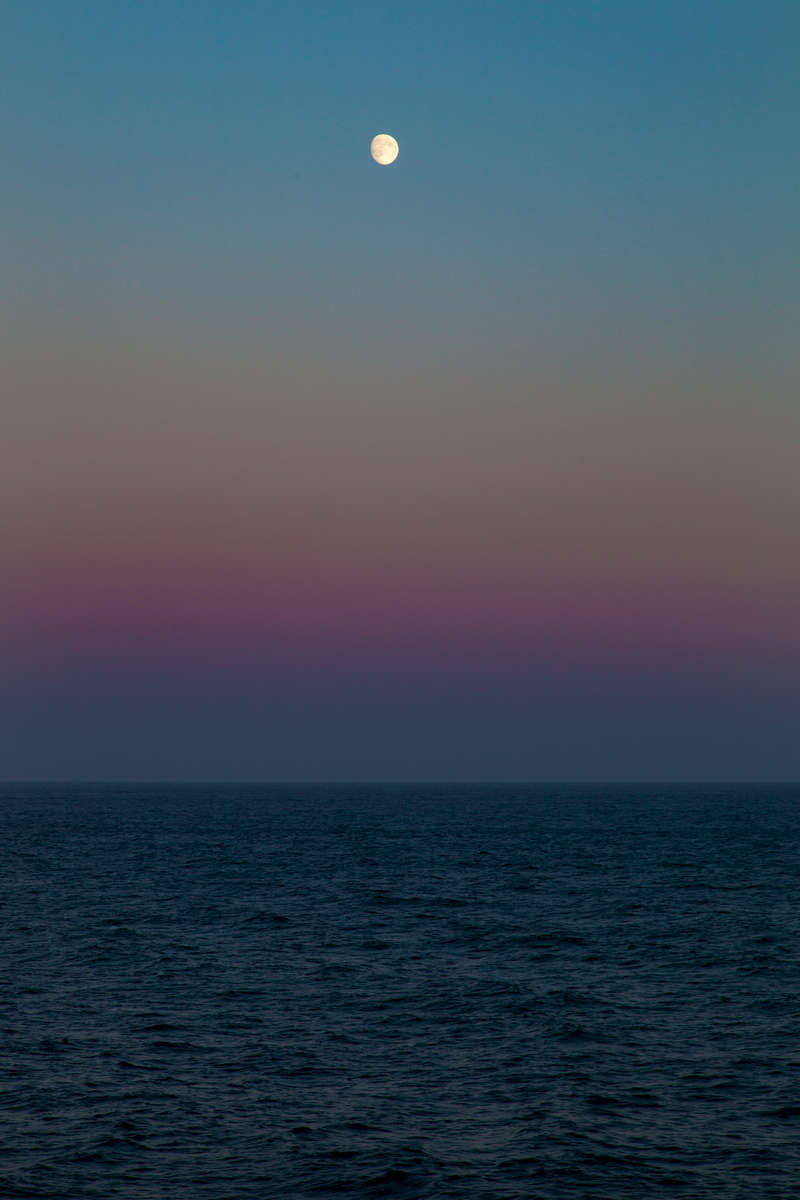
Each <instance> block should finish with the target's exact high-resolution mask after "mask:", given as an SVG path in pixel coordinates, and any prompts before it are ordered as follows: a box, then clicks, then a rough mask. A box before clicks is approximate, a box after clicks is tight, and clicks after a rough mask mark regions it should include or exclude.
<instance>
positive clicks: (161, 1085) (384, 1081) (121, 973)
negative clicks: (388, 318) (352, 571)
mask: <svg viewBox="0 0 800 1200" xmlns="http://www.w3.org/2000/svg"><path fill="white" fill-rule="evenodd" d="M799 802H800V789H798V788H794V789H792V788H788V787H787V788H779V787H742V788H722V787H718V788H715V787H704V788H701V789H699V788H688V787H682V788H663V787H660V788H656V787H638V788H610V787H607V786H599V787H580V788H563V787H562V788H554V787H550V788H547V787H521V786H518V787H509V786H503V787H499V786H498V787H455V786H453V787H435V786H418V787H413V786H402V787H401V786H393V787H366V786H359V787H344V786H337V787H322V786H320V787H290V786H286V787H275V786H269V787H256V786H252V787H250V786H248V787H211V786H209V787H174V786H160V787H159V786H153V787H125V788H122V787H117V786H115V787H100V786H92V787H58V786H37V787H13V786H5V787H4V788H2V789H0V856H1V858H0V861H1V863H2V888H1V896H2V909H1V910H0V914H1V915H2V921H3V927H2V943H1V944H0V954H1V958H0V1031H1V1032H2V1037H1V1038H0V1196H2V1197H4V1198H5V1197H9V1198H10V1197H16V1196H36V1197H52V1198H57V1200H72V1198H75V1200H77V1198H83V1197H102V1198H103V1200H111V1198H112V1197H125V1198H131V1200H133V1198H136V1200H203V1198H206V1197H208V1198H213V1200H240V1198H242V1200H243V1198H245V1197H259V1198H264V1197H281V1198H286V1197H288V1198H293V1197H297V1198H302V1197H319V1196H348V1195H351V1196H355V1197H381V1196H388V1197H408V1198H414V1200H423V1198H427V1197H431V1198H436V1200H443V1198H445V1197H454V1198H457V1200H471V1198H477V1197H482V1198H487V1200H501V1198H504V1197H514V1198H526V1200H527V1198H529V1197H530V1198H536V1197H542V1198H553V1200H555V1198H558V1200H567V1198H571V1197H604V1198H609V1200H617V1198H620V1200H622V1198H626V1197H631V1198H632V1197H636V1198H637V1200H640V1198H641V1197H646V1196H655V1195H658V1196H664V1195H679V1196H686V1197H687V1198H691V1200H699V1198H701V1197H709V1198H711V1197H713V1198H714V1200H725V1198H727V1197H742V1198H744V1197H747V1198H748V1200H752V1198H753V1197H762V1196H763V1197H770V1198H771V1200H776V1198H782V1197H785V1198H786V1200H789V1198H791V1200H795V1198H796V1196H797V1195H798V1194H800V958H799V957H798V950H799V948H800V939H799V937H798V935H799V934H800V854H798V850H800V803H799Z"/></svg>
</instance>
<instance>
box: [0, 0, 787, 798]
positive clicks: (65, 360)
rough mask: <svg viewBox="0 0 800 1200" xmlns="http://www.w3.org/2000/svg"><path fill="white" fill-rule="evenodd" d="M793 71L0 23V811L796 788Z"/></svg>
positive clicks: (619, 14)
mask: <svg viewBox="0 0 800 1200" xmlns="http://www.w3.org/2000/svg"><path fill="white" fill-rule="evenodd" d="M799 45H800V7H798V5H797V4H796V2H795V0H785V2H784V0H770V2H769V3H767V4H757V3H743V2H739V0H725V2H724V3H723V2H722V0H714V2H705V3H704V2H703V0H699V2H697V0H695V2H694V3H688V2H686V0H675V2H673V3H669V4H661V5H648V4H642V3H641V2H640V0H636V2H634V0H627V2H624V3H623V2H621V0H609V2H608V3H604V4H597V3H594V2H592V3H589V2H588V0H584V2H571V0H563V2H559V3H550V2H548V3H536V2H533V0H526V2H525V3H502V2H492V3H489V2H486V3H470V2H469V0H465V2H462V3H458V4H456V3H451V2H447V0H442V2H439V3H430V0H427V2H426V3H417V2H409V3H405V4H402V5H400V4H381V3H375V2H371V3H369V4H366V3H365V4H357V3H347V4H344V3H342V4H319V3H306V4H303V5H300V4H298V3H297V2H296V0H292V2H288V0H281V2H277V3H261V4H258V3H256V4H254V3H248V4H244V3H225V4H223V3H220V2H217V3H209V2H207V0H193V2H192V3H191V4H190V3H177V2H176V0H161V2H159V3H156V2H155V0H136V2H135V3H134V2H133V0H117V2H116V3H113V4H109V3H107V0H104V2H103V3H100V2H99V0H86V2H83V3H80V4H66V3H63V2H62V0H58V2H56V0H43V2H41V3H39V4H35V5H34V4H30V3H27V2H26V3H22V2H13V3H9V4H7V5H6V6H5V8H4V18H3V37H2V40H1V41H0V79H2V84H0V88H1V89H2V97H3V103H2V114H3V115H2V120H0V162H2V174H1V175H0V179H1V180H2V186H0V214H2V221H0V416H1V417H2V426H1V429H0V433H1V436H0V573H2V580H3V582H2V585H0V656H1V657H2V675H1V676H0V709H1V710H2V711H0V776H3V777H5V778H8V779H22V778H40V779H46V778H70V779H78V778H86V779H91V778H101V779H112V778H129V779H137V778H138V779H180V778H186V779H190V778H207V779H220V780H222V779H345V780H346V779H352V780H355V779H434V778H436V779H441V778H451V779H483V780H489V779H531V780H545V779H559V778H560V779H571V780H584V779H620V780H626V779H663V780H672V779H709V778H713V779H725V780H736V779H792V778H795V779H796V778H798V777H800V736H799V735H798V724H799V722H798V714H800V353H798V350H797V345H796V342H797V330H798V328H800V283H799V282H798V281H800V166H799V165H798V145H799V144H800V138H799V137H798V134H800V72H798V56H797V51H798V46H799ZM384 130H385V131H388V132H390V133H392V134H394V135H395V136H396V137H397V139H398V141H399V143H400V157H399V158H398V160H397V162H396V163H395V164H394V165H393V166H392V167H389V168H381V167H377V166H376V165H375V164H373V163H372V161H371V159H370V157H369V142H370V139H371V138H372V136H373V134H375V133H376V132H379V131H384Z"/></svg>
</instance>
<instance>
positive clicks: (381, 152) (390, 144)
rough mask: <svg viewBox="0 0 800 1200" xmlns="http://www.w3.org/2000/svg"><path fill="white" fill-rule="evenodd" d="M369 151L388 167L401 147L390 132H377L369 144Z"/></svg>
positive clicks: (382, 164) (376, 159)
mask: <svg viewBox="0 0 800 1200" xmlns="http://www.w3.org/2000/svg"><path fill="white" fill-rule="evenodd" d="M369 152H370V154H371V155H372V157H373V158H374V159H375V162H376V163H380V165H381V166H382V167H388V166H389V163H393V162H394V160H395V159H396V158H397V156H398V154H399V153H400V147H399V146H398V144H397V142H396V141H395V139H394V138H393V137H392V135H391V134H390V133H376V134H375V137H374V138H373V139H372V141H371V142H370V145H369Z"/></svg>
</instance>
